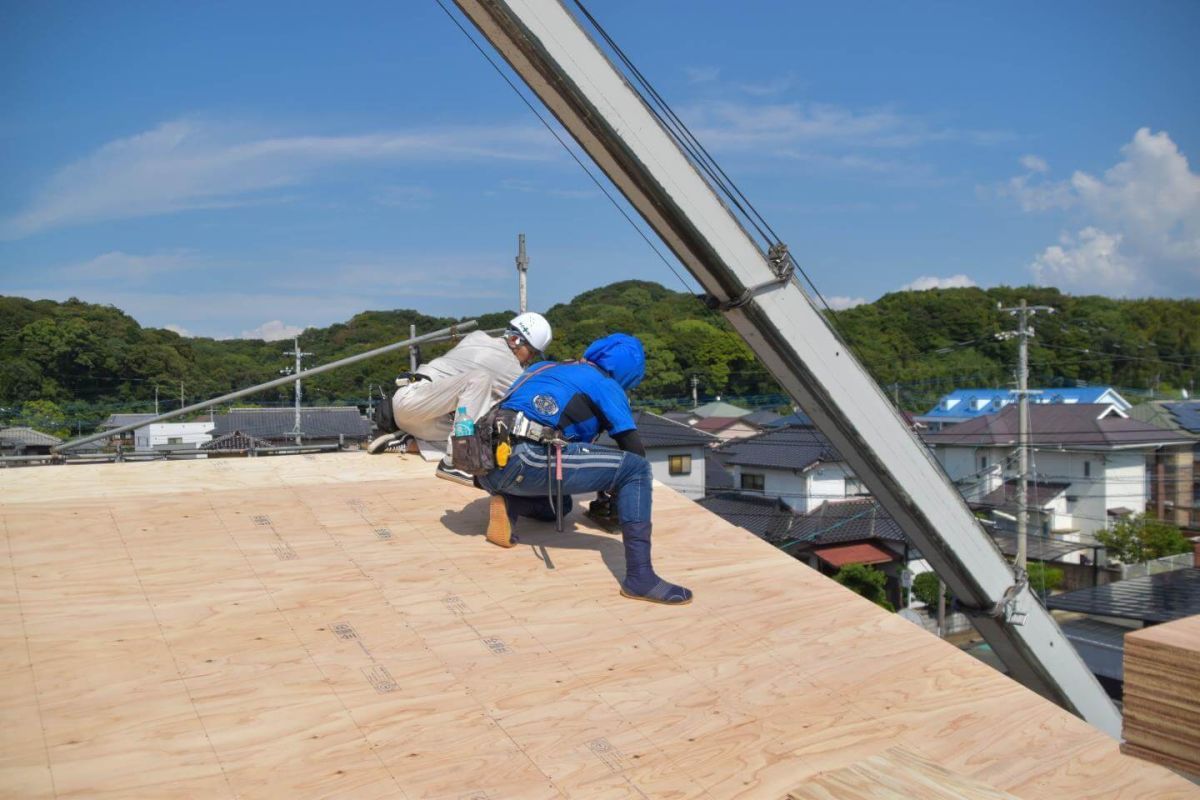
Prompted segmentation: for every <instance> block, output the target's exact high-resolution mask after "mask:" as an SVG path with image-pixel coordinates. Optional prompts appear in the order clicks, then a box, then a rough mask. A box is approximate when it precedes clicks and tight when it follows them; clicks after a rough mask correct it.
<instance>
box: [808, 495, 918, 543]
mask: <svg viewBox="0 0 1200 800" xmlns="http://www.w3.org/2000/svg"><path fill="white" fill-rule="evenodd" d="M789 536H790V538H791V539H793V540H799V541H804V542H810V543H812V544H814V545H825V544H835V543H841V542H858V541H863V540H866V539H884V540H886V541H889V542H903V541H905V536H904V532H903V531H901V530H900V526H899V525H897V524H896V522H895V521H894V520H893V519H892V517H891V515H889V514H888V513H887V512H886V511H884V510H883V508H882V507H880V505H879V503H878V502H876V501H875V499H874V498H871V497H864V498H861V499H857V500H843V501H838V502H829V503H822V504H821V506H820V507H819V508H816V509H814V510H813V511H810V512H808V513H807V514H801V515H800V516H799V517H797V518H796V522H795V524H793V525H792V527H791V530H790V532H789Z"/></svg>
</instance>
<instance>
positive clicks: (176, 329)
mask: <svg viewBox="0 0 1200 800" xmlns="http://www.w3.org/2000/svg"><path fill="white" fill-rule="evenodd" d="M163 327H164V328H165V329H167V330H169V331H171V332H173V333H178V334H179V335H180V336H191V335H192V332H191V331H189V330H188V329H187V328H185V327H183V326H182V325H163Z"/></svg>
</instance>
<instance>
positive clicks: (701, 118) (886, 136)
mask: <svg viewBox="0 0 1200 800" xmlns="http://www.w3.org/2000/svg"><path fill="white" fill-rule="evenodd" d="M685 118H686V119H687V120H688V122H689V125H690V126H691V127H692V128H693V130H695V131H696V133H697V136H698V137H699V138H700V140H701V141H703V142H704V143H705V144H706V146H708V145H711V146H713V147H725V148H729V149H749V148H762V147H787V146H796V145H798V144H802V143H804V144H814V143H824V144H830V145H837V146H840V147H848V146H859V147H871V148H884V149H896V148H911V147H918V146H921V145H926V144H932V143H936V142H943V141H948V140H960V139H969V140H973V141H974V140H978V138H979V137H984V138H987V137H991V136H1002V135H1003V134H1000V133H998V132H985V131H962V130H956V129H954V128H948V127H944V126H937V125H933V124H931V123H930V122H929V121H927V120H925V119H923V118H921V117H919V116H913V115H907V114H901V113H900V112H898V111H895V110H893V109H890V108H886V107H885V108H872V109H865V110H861V111H856V110H853V109H849V108H844V107H842V106H836V105H831V104H828V103H809V104H800V103H774V104H759V105H755V104H749V103H742V102H733V101H718V102H712V103H706V104H703V105H698V106H692V107H690V108H688V109H686V110H685Z"/></svg>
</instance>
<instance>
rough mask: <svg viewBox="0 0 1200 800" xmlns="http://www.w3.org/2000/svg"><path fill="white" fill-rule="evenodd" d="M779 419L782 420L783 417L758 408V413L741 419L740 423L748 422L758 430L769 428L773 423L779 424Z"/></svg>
mask: <svg viewBox="0 0 1200 800" xmlns="http://www.w3.org/2000/svg"><path fill="white" fill-rule="evenodd" d="M781 419H783V417H781V416H780V415H778V414H776V413H775V412H774V411H768V410H767V409H765V408H760V409H759V410H758V411H755V412H754V413H752V414H747V415H746V416H744V417H742V422H749V423H750V424H751V425H755V426H757V427H759V428H769V427H771V426H773V425H774V424H775V423H777V422H779V420H781Z"/></svg>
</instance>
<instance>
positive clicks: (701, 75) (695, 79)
mask: <svg viewBox="0 0 1200 800" xmlns="http://www.w3.org/2000/svg"><path fill="white" fill-rule="evenodd" d="M683 71H684V73H685V74H686V75H687V79H688V83H712V82H713V81H715V80H716V79H717V78H719V77H720V76H721V68H720V67H684V70H683Z"/></svg>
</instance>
